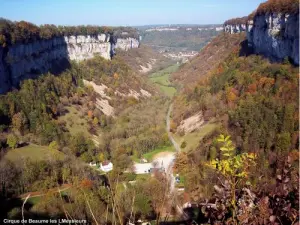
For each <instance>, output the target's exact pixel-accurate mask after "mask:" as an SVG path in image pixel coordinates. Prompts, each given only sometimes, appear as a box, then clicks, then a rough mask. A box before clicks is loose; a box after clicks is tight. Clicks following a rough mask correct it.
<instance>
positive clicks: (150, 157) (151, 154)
mask: <svg viewBox="0 0 300 225" xmlns="http://www.w3.org/2000/svg"><path fill="white" fill-rule="evenodd" d="M161 152H175V149H174V147H173V146H164V147H160V148H157V149H154V150H153V151H151V152H148V153H145V154H143V155H142V157H141V158H144V159H147V161H148V162H151V161H152V160H153V158H154V156H155V155H156V154H158V153H161ZM131 159H132V160H133V161H134V162H137V163H140V159H139V158H137V157H134V156H132V157H131Z"/></svg>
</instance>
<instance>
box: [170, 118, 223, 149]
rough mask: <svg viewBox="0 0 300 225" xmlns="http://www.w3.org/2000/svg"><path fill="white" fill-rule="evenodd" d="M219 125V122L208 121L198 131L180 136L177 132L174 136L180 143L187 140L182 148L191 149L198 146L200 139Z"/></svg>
mask: <svg viewBox="0 0 300 225" xmlns="http://www.w3.org/2000/svg"><path fill="white" fill-rule="evenodd" d="M218 126H219V124H218V123H214V122H208V123H207V124H205V125H203V126H202V127H201V128H200V129H199V130H198V131H195V132H192V133H187V134H185V135H184V136H182V137H180V136H179V135H178V134H175V135H173V137H174V139H175V141H176V142H177V143H178V144H179V145H181V143H182V142H183V141H185V142H186V144H187V145H186V147H185V148H184V149H182V150H183V151H189V150H192V149H195V148H196V147H197V146H198V144H199V142H200V140H201V139H202V138H203V137H205V136H206V135H208V134H209V133H211V132H213V131H214V130H215V129H216V128H217V127H218Z"/></svg>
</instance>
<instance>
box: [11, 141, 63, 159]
mask: <svg viewBox="0 0 300 225" xmlns="http://www.w3.org/2000/svg"><path fill="white" fill-rule="evenodd" d="M53 157H59V158H63V157H64V154H63V153H62V152H59V151H53V150H52V151H51V150H50V149H49V148H48V147H47V146H40V145H35V144H29V145H27V146H24V147H21V148H16V149H12V150H9V151H8V152H7V154H6V155H5V158H6V159H8V160H10V161H12V162H19V161H20V160H23V159H25V158H30V159H31V160H33V161H40V160H44V159H47V158H53Z"/></svg>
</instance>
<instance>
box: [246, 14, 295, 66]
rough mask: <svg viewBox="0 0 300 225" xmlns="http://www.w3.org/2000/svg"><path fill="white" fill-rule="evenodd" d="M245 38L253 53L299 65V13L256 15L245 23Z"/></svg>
mask: <svg viewBox="0 0 300 225" xmlns="http://www.w3.org/2000/svg"><path fill="white" fill-rule="evenodd" d="M247 39H248V44H249V46H251V47H253V50H254V52H255V53H258V54H263V55H265V56H267V57H269V58H271V59H272V60H283V59H284V58H287V57H288V58H290V59H291V60H292V61H293V63H295V64H296V65H299V14H284V13H270V14H262V15H257V16H255V17H254V19H253V20H249V21H248V23H247Z"/></svg>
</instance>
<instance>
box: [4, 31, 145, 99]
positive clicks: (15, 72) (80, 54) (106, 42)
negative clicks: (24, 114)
mask: <svg viewBox="0 0 300 225" xmlns="http://www.w3.org/2000/svg"><path fill="white" fill-rule="evenodd" d="M138 47H139V41H138V40H137V39H135V38H130V37H127V38H122V37H114V36H113V35H110V34H99V35H77V36H75V35H70V36H62V37H55V38H52V39H49V40H38V41H35V42H31V43H27V44H15V45H11V46H8V47H5V48H3V47H0V93H4V92H6V91H7V90H9V89H10V88H11V87H15V86H18V84H19V83H20V81H22V80H24V79H27V78H34V77H36V76H38V75H40V74H43V73H47V72H53V71H55V70H61V69H62V68H63V67H65V65H66V63H68V61H69V60H76V61H81V60H84V59H89V58H92V57H93V56H94V54H99V55H101V56H102V57H104V58H106V59H111V56H112V55H113V54H114V53H115V49H116V48H120V49H122V50H126V51H127V50H129V49H131V48H138Z"/></svg>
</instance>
